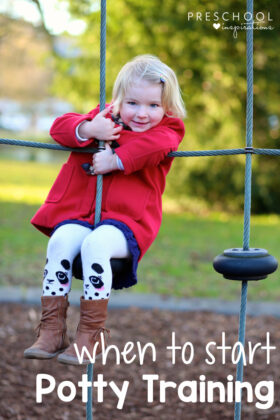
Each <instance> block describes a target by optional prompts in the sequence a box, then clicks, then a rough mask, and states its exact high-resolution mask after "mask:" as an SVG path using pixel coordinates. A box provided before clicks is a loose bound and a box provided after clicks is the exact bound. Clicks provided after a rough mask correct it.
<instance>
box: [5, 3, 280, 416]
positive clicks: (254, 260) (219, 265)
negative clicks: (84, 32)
mask: <svg viewBox="0 0 280 420" xmlns="http://www.w3.org/2000/svg"><path fill="white" fill-rule="evenodd" d="M247 13H248V16H251V20H250V21H249V22H248V24H249V25H248V28H247V109H246V146H245V148H241V149H227V150H205V151H185V152H172V153H170V154H169V155H168V156H172V157H199V156H201V157H202V156H221V155H238V154H245V155H246V166H245V194H244V231H243V247H242V248H232V249H227V250H225V251H224V252H223V253H222V254H221V255H219V256H217V257H216V258H215V259H214V262H213V265H214V268H215V270H216V271H217V272H219V273H221V274H222V275H223V276H224V277H225V278H226V279H229V280H239V281H241V282H242V287H241V305H240V317H239V336H238V341H239V342H240V343H241V344H242V345H243V346H244V343H245V328H246V305H247V289H248V281H252V280H263V279H265V278H266V277H267V275H268V274H270V273H272V272H274V271H275V270H276V269H277V266H278V263H277V261H276V259H275V258H274V257H273V256H271V255H269V253H268V252H267V251H266V250H265V249H261V248H250V215H251V179H252V155H256V154H258V155H274V156H278V155H280V150H279V149H256V148H254V147H253V0H247ZM105 70H106V0H101V37H100V111H102V110H103V109H104V108H105V75H106V71H105ZM0 144H6V145H15V146H26V147H36V148H37V147H40V148H47V149H55V150H66V151H74V152H75V151H77V152H79V153H97V152H98V151H100V150H104V148H105V147H104V141H99V146H98V148H97V149H96V148H87V149H71V148H67V147H62V146H59V145H55V144H44V143H36V142H28V141H20V140H13V139H0ZM102 180H103V177H102V175H97V192H96V211H95V224H97V223H98V222H99V221H100V215H101V202H102ZM129 263H130V261H129V259H124V260H120V259H113V260H111V265H112V270H113V277H114V276H118V275H121V274H122V273H123V271H124V270H126V268H127V267H128V264H129ZM73 273H74V276H75V277H76V278H81V276H82V267H81V261H80V257H79V256H77V258H76V260H75V262H74V267H73ZM87 375H88V380H89V381H91V382H92V380H93V365H92V364H90V365H88V367H87ZM242 380H243V358H242V357H240V360H239V362H238V365H237V371H236V381H240V382H242ZM240 401H241V399H240ZM86 419H87V420H91V419H92V391H91V389H90V388H89V390H88V401H87V410H86ZM234 419H235V420H240V419H241V402H236V403H235V412H234Z"/></svg>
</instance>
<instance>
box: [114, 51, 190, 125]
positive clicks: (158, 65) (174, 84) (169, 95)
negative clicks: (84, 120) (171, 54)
mask: <svg viewBox="0 0 280 420" xmlns="http://www.w3.org/2000/svg"><path fill="white" fill-rule="evenodd" d="M135 79H144V80H146V81H148V82H150V83H155V84H161V85H162V98H161V99H162V107H163V109H164V111H165V115H167V116H169V117H178V118H185V116H186V110H185V105H184V102H183V99H182V96H181V92H180V87H179V83H178V80H177V77H176V74H175V73H174V71H173V70H172V69H171V68H170V67H168V66H167V65H166V64H164V63H163V62H162V61H161V60H160V59H159V58H158V57H155V56H153V55H148V54H145V55H138V56H136V57H135V58H134V59H133V60H131V61H129V62H128V63H126V64H125V65H124V66H123V67H122V69H121V70H120V72H119V74H118V76H117V78H116V80H115V83H114V88H113V113H114V115H118V114H119V112H120V107H121V105H122V102H123V100H124V97H125V95H126V91H127V89H128V88H129V87H131V86H132V85H133V84H134V82H135Z"/></svg>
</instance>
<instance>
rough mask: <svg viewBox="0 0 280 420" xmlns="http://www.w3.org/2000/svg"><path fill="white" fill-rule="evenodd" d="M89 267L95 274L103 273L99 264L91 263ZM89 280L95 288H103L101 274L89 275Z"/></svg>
mask: <svg viewBox="0 0 280 420" xmlns="http://www.w3.org/2000/svg"><path fill="white" fill-rule="evenodd" d="M91 268H92V269H93V270H94V271H96V273H97V274H102V273H104V270H103V267H102V266H101V265H100V264H97V263H95V264H92V266H91ZM89 281H90V282H91V284H92V285H93V287H95V288H96V289H101V290H102V289H104V287H103V286H104V283H103V281H102V276H90V277H89Z"/></svg>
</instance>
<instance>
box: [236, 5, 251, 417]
mask: <svg viewBox="0 0 280 420" xmlns="http://www.w3.org/2000/svg"><path fill="white" fill-rule="evenodd" d="M247 14H248V15H249V16H250V21H249V24H248V27H247V32H246V38H247V105H246V148H251V147H253V0H247ZM247 150H248V149H247ZM251 186H252V154H251V153H247V154H246V166H245V193H244V232H243V250H244V251H246V250H248V249H249V246H250V216H251ZM247 289H248V282H247V281H242V289H241V304H240V316H239V333H238V341H239V342H240V343H241V344H242V345H243V346H244V344H245V331H246V306H247ZM242 380H243V355H242V354H241V357H240V359H239V361H238V365H237V369H236V381H240V382H242ZM235 398H236V397H235ZM241 399H242V392H241V391H240V402H235V407H234V420H240V419H241V406H242V401H241Z"/></svg>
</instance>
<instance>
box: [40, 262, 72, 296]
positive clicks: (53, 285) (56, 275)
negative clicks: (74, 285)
mask: <svg viewBox="0 0 280 420" xmlns="http://www.w3.org/2000/svg"><path fill="white" fill-rule="evenodd" d="M48 262H49V261H48V259H47V261H46V266H45V271H44V286H45V289H46V290H47V291H48V292H49V291H50V290H52V292H51V294H52V295H56V291H55V290H59V291H60V292H63V291H64V287H68V285H69V270H70V268H71V264H70V262H69V261H68V260H66V259H64V260H61V261H60V265H61V267H57V266H56V267H55V269H57V268H60V270H58V271H55V269H54V267H52V268H53V269H52V270H51V267H48ZM63 286H64V287H63ZM65 294H67V293H65Z"/></svg>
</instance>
